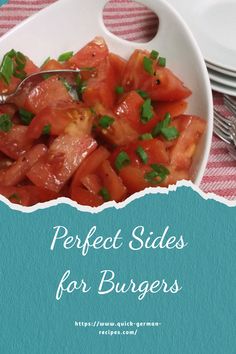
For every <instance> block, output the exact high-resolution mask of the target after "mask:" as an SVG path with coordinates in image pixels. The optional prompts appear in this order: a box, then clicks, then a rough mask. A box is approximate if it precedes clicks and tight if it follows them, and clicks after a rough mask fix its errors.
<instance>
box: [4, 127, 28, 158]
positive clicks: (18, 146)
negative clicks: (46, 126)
mask: <svg viewBox="0 0 236 354" xmlns="http://www.w3.org/2000/svg"><path fill="white" fill-rule="evenodd" d="M26 132H27V127H26V126H24V125H14V126H13V127H12V129H11V130H10V131H9V132H7V133H3V132H0V151H2V152H3V153H4V154H6V155H7V156H9V157H10V158H12V159H13V160H17V159H18V157H19V156H21V155H23V154H24V153H25V152H26V151H28V150H29V149H30V148H31V146H32V140H31V139H29V138H28V137H27V135H26Z"/></svg>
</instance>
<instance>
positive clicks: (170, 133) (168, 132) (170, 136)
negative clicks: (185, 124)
mask: <svg viewBox="0 0 236 354" xmlns="http://www.w3.org/2000/svg"><path fill="white" fill-rule="evenodd" d="M161 134H162V135H163V136H164V138H166V140H168V141H169V140H174V139H176V138H178V136H179V132H178V130H177V129H176V127H168V128H162V129H161Z"/></svg>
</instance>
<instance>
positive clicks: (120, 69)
mask: <svg viewBox="0 0 236 354" xmlns="http://www.w3.org/2000/svg"><path fill="white" fill-rule="evenodd" d="M109 60H110V63H111V66H112V67H113V70H114V73H115V76H116V82H117V84H118V85H120V84H121V82H122V78H123V74H124V71H125V67H126V63H127V61H126V60H125V59H123V58H121V57H120V56H119V55H116V54H114V53H109Z"/></svg>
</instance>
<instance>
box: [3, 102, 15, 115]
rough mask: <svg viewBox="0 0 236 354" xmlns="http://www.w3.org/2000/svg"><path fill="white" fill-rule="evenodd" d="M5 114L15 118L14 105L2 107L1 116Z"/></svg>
mask: <svg viewBox="0 0 236 354" xmlns="http://www.w3.org/2000/svg"><path fill="white" fill-rule="evenodd" d="M4 113H6V114H8V115H9V116H10V117H13V116H14V114H15V113H16V107H15V106H14V105H12V104H7V103H6V104H2V105H1V106H0V115H1V114H4Z"/></svg>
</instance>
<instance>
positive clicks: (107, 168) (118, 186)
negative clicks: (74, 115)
mask: <svg viewBox="0 0 236 354" xmlns="http://www.w3.org/2000/svg"><path fill="white" fill-rule="evenodd" d="M99 175H100V177H101V179H102V183H103V186H104V187H105V188H107V190H108V192H109V195H110V196H111V199H112V200H115V201H116V202H120V201H121V200H123V199H124V197H125V196H126V193H127V190H126V187H125V186H124V184H123V182H122V179H121V178H120V177H119V176H118V175H117V174H116V172H115V171H114V170H113V168H112V167H111V164H110V162H109V161H108V160H106V161H104V162H103V164H102V165H101V167H100V168H99Z"/></svg>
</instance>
